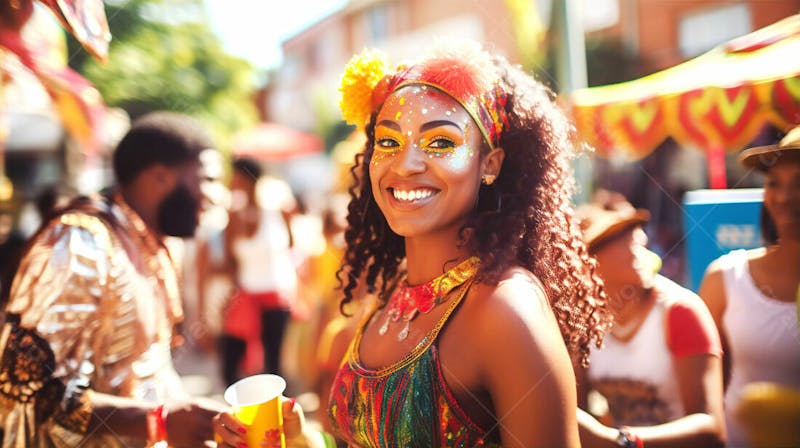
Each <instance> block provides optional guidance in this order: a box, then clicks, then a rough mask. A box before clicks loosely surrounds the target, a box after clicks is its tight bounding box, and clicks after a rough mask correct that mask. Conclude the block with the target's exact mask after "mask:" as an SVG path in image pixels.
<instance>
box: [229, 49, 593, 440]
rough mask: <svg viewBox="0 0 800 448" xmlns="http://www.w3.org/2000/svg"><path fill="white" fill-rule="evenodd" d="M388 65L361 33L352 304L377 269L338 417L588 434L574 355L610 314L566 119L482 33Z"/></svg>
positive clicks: (423, 432)
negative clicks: (373, 305) (487, 47)
mask: <svg viewBox="0 0 800 448" xmlns="http://www.w3.org/2000/svg"><path fill="white" fill-rule="evenodd" d="M387 68H388V65H387V64H386V63H385V61H383V60H382V59H381V58H380V57H379V55H378V53H377V52H374V51H365V52H364V53H362V54H360V55H357V56H355V57H354V58H353V59H352V60H351V62H350V63H349V64H348V66H347V67H346V69H345V74H344V76H343V77H342V103H341V106H342V111H343V115H344V117H345V119H347V120H348V121H349V122H351V123H353V124H356V125H357V126H359V127H363V128H364V131H365V132H366V136H367V143H366V146H365V148H364V152H363V154H359V156H358V157H357V163H356V165H355V166H354V167H353V169H352V171H353V174H354V185H353V187H352V188H351V202H350V204H349V209H348V211H349V213H348V218H347V220H348V224H349V227H348V229H347V230H346V232H345V239H346V242H347V251H346V255H345V261H344V266H343V268H342V271H341V272H342V273H346V274H347V275H346V276H342V277H343V278H345V280H344V295H345V297H344V299H343V301H342V305H343V306H344V305H345V304H347V303H348V302H351V301H356V300H358V299H360V298H359V297H356V296H355V295H356V291H357V290H358V289H357V287H364V286H366V288H367V289H368V290H370V291H376V292H377V294H378V299H379V306H378V307H377V309H375V310H371V312H370V313H369V316H370V317H369V318H368V319H366V320H365V321H364V322H363V324H362V325H361V326H360V327H359V329H358V330H357V332H356V334H355V338H354V340H353V341H352V343H351V344H350V348H349V349H348V351H347V353H343V354H342V355H343V356H344V359H343V363H342V364H341V366H340V369H339V371H338V373H337V375H336V378H335V381H334V383H333V388H332V390H331V395H330V405H329V409H328V413H329V417H330V420H331V426H332V428H333V430H334V431H335V433H336V435H337V437H339V438H340V439H342V440H343V441H345V442H347V444H348V445H350V446H356V447H388V446H403V447H435V446H498V445H500V444H502V445H503V446H507V447H510V446H524V447H533V446H560V447H570V446H578V445H579V440H578V430H577V422H576V391H575V378H574V374H573V370H572V364H571V360H570V355H572V356H574V359H575V360H576V361H584V360H585V359H586V355H587V354H588V346H589V343H590V341H591V340H592V339H595V340H597V341H599V340H600V339H602V334H603V331H604V328H605V326H606V324H607V322H608V316H607V313H606V310H605V303H604V298H605V296H604V294H603V292H602V289H601V287H600V283H599V280H598V278H597V277H596V275H595V274H594V264H593V262H592V261H591V260H590V258H589V257H588V255H587V251H586V248H585V246H584V245H583V243H582V241H581V239H580V234H579V232H578V229H577V226H576V225H574V224H573V217H572V214H573V210H572V207H571V205H570V194H571V191H572V190H571V188H572V184H571V172H570V156H571V154H572V147H571V145H570V143H569V132H568V130H569V126H568V123H567V121H566V119H565V118H564V116H563V114H562V113H561V112H560V111H559V109H558V107H557V106H556V105H555V103H554V102H553V100H552V95H551V93H550V92H549V91H548V90H547V89H546V88H545V87H544V86H542V85H541V84H540V83H538V82H536V81H535V80H534V79H533V78H531V77H530V76H528V75H526V74H525V73H523V72H522V71H521V70H520V69H518V68H516V67H512V66H511V65H510V64H508V62H506V61H505V60H504V59H501V58H492V57H491V56H490V55H488V54H487V53H486V52H485V51H484V50H483V49H481V48H480V46H479V45H478V44H476V43H473V42H459V43H456V42H443V44H442V45H438V46H436V47H435V48H434V49H433V50H432V51H431V52H430V53H429V54H427V55H425V56H424V57H422V58H421V59H420V60H419V61H418V62H417V63H415V64H412V65H408V66H400V67H398V68H396V69H394V70H388V69H387ZM403 263H405V266H406V267H405V269H403V268H401V266H402V264H403ZM293 415H294V414H293ZM218 422H220V426H221V427H223V428H224V426H222V424H223V423H224V425H225V426H231V425H235V424H236V422H235V421H233V420H232V419H231V418H230V416H228V415H227V414H225V415H223V416H221V417H220V418H219V419H218ZM223 436H224V440H225V443H227V444H230V445H233V446H235V445H236V443H239V441H240V440H241V439H240V438H239V437H238V436H237V434H236V433H235V432H233V431H224V430H223ZM287 437H290V435H289V434H287Z"/></svg>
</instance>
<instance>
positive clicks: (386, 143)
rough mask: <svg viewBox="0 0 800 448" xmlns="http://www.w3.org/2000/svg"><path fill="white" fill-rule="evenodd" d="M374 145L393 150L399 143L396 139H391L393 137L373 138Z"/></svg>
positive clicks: (380, 148) (385, 149)
mask: <svg viewBox="0 0 800 448" xmlns="http://www.w3.org/2000/svg"><path fill="white" fill-rule="evenodd" d="M375 146H376V147H377V148H378V149H379V150H383V151H387V150H388V151H391V150H394V149H396V148H398V147H400V143H399V142H398V141H397V140H395V139H393V138H381V139H378V140H375Z"/></svg>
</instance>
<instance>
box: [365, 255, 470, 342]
mask: <svg viewBox="0 0 800 448" xmlns="http://www.w3.org/2000/svg"><path fill="white" fill-rule="evenodd" d="M479 264H480V259H479V258H478V257H470V258H467V259H466V260H464V261H462V262H461V263H459V264H458V265H457V266H455V267H454V268H452V269H450V270H448V271H447V272H445V273H444V274H442V275H440V276H438V277H436V278H434V279H433V280H430V281H428V282H426V283H423V284H421V285H417V286H408V284H407V283H406V281H403V282H402V283H401V284H400V286H399V287H398V288H397V290H395V292H394V293H393V294H392V297H391V298H390V299H389V304H388V308H387V310H386V321H385V322H384V323H383V325H381V327H380V328H379V329H378V334H380V335H381V336H383V335H384V334H386V332H387V331H388V330H389V324H390V323H392V322H397V321H399V320H400V319H402V320H404V321H405V322H406V324H405V326H404V327H403V329H402V330H400V333H398V334H397V340H398V341H402V340H405V338H406V337H408V332H409V326H410V325H411V321H412V320H414V318H415V317H417V315H419V313H422V314H427V313H429V312H430V311H431V310H432V309H434V308H436V305H439V304H440V303H442V302H443V301H444V299H445V298H446V297H447V295H448V294H449V293H450V291H452V290H453V289H454V288H456V287H457V286H459V285H462V284H464V282H466V281H467V280H469V279H470V278H472V277H473V276H474V275H475V273H476V272H478V265H479Z"/></svg>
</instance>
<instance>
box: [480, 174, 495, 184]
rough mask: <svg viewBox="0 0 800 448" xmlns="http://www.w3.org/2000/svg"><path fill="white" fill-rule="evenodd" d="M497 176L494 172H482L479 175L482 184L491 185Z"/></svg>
mask: <svg viewBox="0 0 800 448" xmlns="http://www.w3.org/2000/svg"><path fill="white" fill-rule="evenodd" d="M496 178H497V176H495V175H494V174H484V175H483V176H481V183H482V184H484V185H492V184H493V183H494V180H495V179H496Z"/></svg>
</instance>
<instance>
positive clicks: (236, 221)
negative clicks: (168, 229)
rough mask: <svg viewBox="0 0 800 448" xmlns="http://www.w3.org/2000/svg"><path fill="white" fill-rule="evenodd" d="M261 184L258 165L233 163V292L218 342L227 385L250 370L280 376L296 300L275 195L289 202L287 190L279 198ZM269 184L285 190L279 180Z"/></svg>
mask: <svg viewBox="0 0 800 448" xmlns="http://www.w3.org/2000/svg"><path fill="white" fill-rule="evenodd" d="M266 179H267V178H266V177H264V176H263V171H262V169H261V166H260V165H259V163H258V162H257V161H255V160H253V159H248V158H238V159H236V160H234V161H233V176H232V179H231V186H230V188H231V192H232V201H231V202H232V204H231V210H230V213H229V215H230V221H229V224H228V227H227V228H226V229H225V234H224V235H225V260H226V261H225V265H226V266H227V269H228V275H229V276H230V278H231V280H232V281H233V283H234V285H235V287H236V292H235V294H234V295H233V296H232V297H231V299H230V300H229V301H228V305H227V306H226V309H225V313H224V316H223V328H222V335H221V337H220V340H219V351H220V354H221V356H222V376H223V380H224V381H225V383H226V384H231V383H232V382H234V381H236V380H237V379H239V378H240V377H241V376H242V374H243V373H248V372H249V371H254V370H255V371H264V372H266V373H275V374H278V375H280V374H281V373H282V370H281V348H282V345H283V339H284V335H285V332H286V328H287V325H288V323H289V318H290V315H291V307H292V305H293V303H294V299H295V295H296V290H297V271H296V269H295V263H294V260H293V257H292V253H291V246H292V237H291V231H290V230H289V225H288V217H286V216H285V215H284V214H283V213H284V211H283V210H282V208H281V205H282V204H281V201H283V200H284V198H279V197H278V196H287V195H289V197H291V191H290V190H288V186H287V187H286V190H287V191H286V192H285V193H284V192H283V191H282V192H281V193H282V194H280V195H279V194H277V193H276V191H275V189H274V188H273V189H271V190H270V193H267V194H260V193H261V191H260V190H259V187H262V186H264V182H265V180H266ZM268 182H271V184H272V185H277V184H280V185H284V183H283V182H282V181H278V180H274V181H272V179H270V180H269V181H268ZM265 202H269V203H265ZM262 356H263V359H259V358H261V357H262ZM262 361H263V364H262ZM241 365H244V369H242V368H241Z"/></svg>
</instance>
